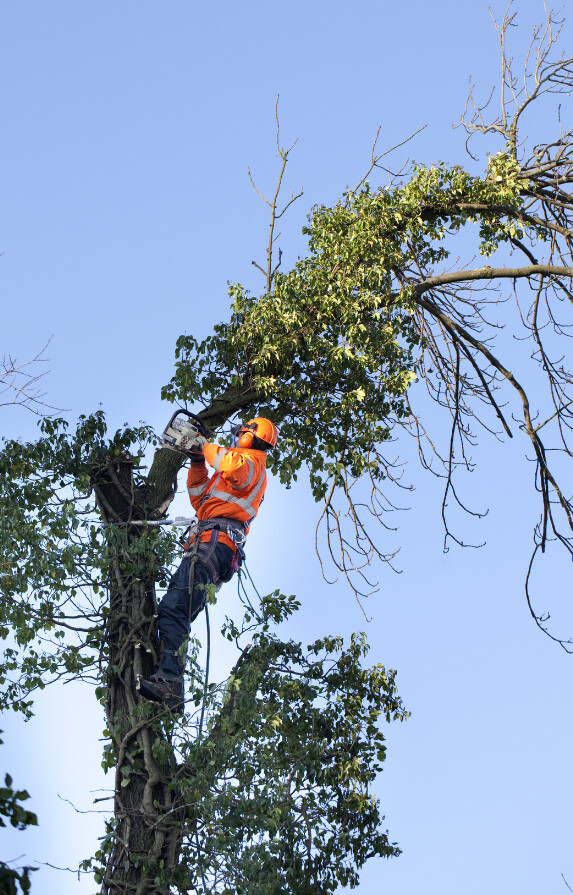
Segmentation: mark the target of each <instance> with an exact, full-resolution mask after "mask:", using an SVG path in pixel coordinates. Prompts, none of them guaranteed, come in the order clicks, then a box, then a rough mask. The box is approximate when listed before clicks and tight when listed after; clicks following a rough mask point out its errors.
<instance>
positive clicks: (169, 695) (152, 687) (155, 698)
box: [139, 678, 185, 713]
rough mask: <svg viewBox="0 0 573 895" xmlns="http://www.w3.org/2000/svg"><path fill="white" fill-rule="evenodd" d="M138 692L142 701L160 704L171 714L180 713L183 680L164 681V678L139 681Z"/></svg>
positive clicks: (182, 706)
mask: <svg viewBox="0 0 573 895" xmlns="http://www.w3.org/2000/svg"><path fill="white" fill-rule="evenodd" d="M139 692H140V694H141V695H142V696H143V698H144V699H149V700H150V701H151V702H161V703H163V705H166V706H167V708H169V709H171V711H172V712H178V713H181V712H182V711H183V708H184V701H185V700H184V690H183V680H182V679H181V678H176V679H175V680H172V681H166V680H164V678H157V679H156V680H154V681H146V680H145V679H143V678H142V679H141V680H140V681H139Z"/></svg>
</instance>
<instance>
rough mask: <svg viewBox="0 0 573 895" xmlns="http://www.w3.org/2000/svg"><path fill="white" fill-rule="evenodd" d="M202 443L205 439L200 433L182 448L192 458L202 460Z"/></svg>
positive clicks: (204, 442)
mask: <svg viewBox="0 0 573 895" xmlns="http://www.w3.org/2000/svg"><path fill="white" fill-rule="evenodd" d="M204 444H207V439H206V438H204V437H203V436H202V435H197V436H195V438H194V439H193V441H191V442H190V443H189V445H188V446H187V445H186V447H185V448H184V449H185V450H187V451H188V453H189V454H190V455H191V459H192V460H202V459H203V445H204Z"/></svg>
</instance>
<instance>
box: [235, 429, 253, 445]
mask: <svg viewBox="0 0 573 895" xmlns="http://www.w3.org/2000/svg"><path fill="white" fill-rule="evenodd" d="M254 440H255V434H254V432H242V433H241V436H240V438H239V447H242V448H251V447H252V446H253V441H254Z"/></svg>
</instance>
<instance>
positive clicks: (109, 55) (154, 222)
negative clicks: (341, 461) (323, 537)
mask: <svg viewBox="0 0 573 895" xmlns="http://www.w3.org/2000/svg"><path fill="white" fill-rule="evenodd" d="M493 8H494V11H495V12H496V13H497V14H501V13H502V11H503V9H504V4H501V3H499V2H494V5H493ZM542 14H543V7H542V3H541V2H539V3H538V2H532V0H527V2H522V3H521V4H520V18H519V21H520V24H521V26H522V31H521V33H520V36H519V39H518V45H523V43H524V42H526V39H527V38H528V37H529V35H530V32H531V27H532V24H533V23H534V22H536V21H538V20H540V19H541V16H542ZM0 23H1V27H0V43H1V51H0V78H1V84H2V90H1V91H0V120H2V123H3V138H2V141H1V144H0V156H1V165H0V172H1V175H2V176H1V177H0V193H1V196H0V201H1V205H2V209H3V214H2V227H1V230H0V250H1V251H3V252H4V255H3V256H2V258H1V259H0V284H1V288H2V294H3V296H4V298H3V307H4V308H5V311H4V319H3V326H2V334H1V337H0V356H1V355H2V354H3V353H9V354H11V355H13V356H16V357H18V358H20V359H25V358H28V357H30V356H31V355H33V354H34V353H36V352H37V351H38V350H39V349H40V348H41V347H42V346H43V345H44V344H45V342H46V341H47V340H48V339H49V338H50V337H52V341H51V344H50V346H49V349H48V352H47V355H48V356H49V358H50V363H49V369H50V370H51V372H50V374H49V376H48V377H47V378H46V380H45V386H46V389H47V391H48V399H49V400H50V402H51V403H53V404H54V405H56V406H58V407H60V408H64V409H65V410H66V412H67V414H68V415H69V418H70V419H72V420H73V419H74V418H75V417H76V416H77V415H78V414H79V413H81V412H89V411H91V410H94V409H96V408H97V407H98V406H99V405H100V404H101V405H102V406H103V407H104V409H105V410H106V411H107V413H108V416H109V419H110V423H111V425H112V426H115V425H119V424H121V423H122V422H123V421H130V422H132V423H137V422H138V421H139V420H145V421H147V422H150V423H152V424H153V425H154V426H156V427H157V429H161V428H162V427H163V425H164V421H165V419H166V416H167V414H168V413H169V412H170V409H169V408H168V407H167V406H163V405H162V404H161V401H160V388H161V386H162V385H163V384H164V383H165V382H166V381H167V380H168V379H169V377H170V375H171V371H172V360H173V348H174V343H175V339H176V338H177V336H178V335H179V334H180V333H181V332H193V333H195V334H197V335H205V334H207V333H208V332H209V330H210V328H211V327H212V325H213V324H214V323H216V322H218V321H219V320H221V319H223V318H225V316H226V314H227V307H228V301H227V281H228V280H238V281H240V282H243V283H244V284H246V285H249V286H250V287H251V288H252V289H253V290H257V289H258V288H259V287H260V283H259V280H258V279H257V277H258V275H257V272H256V271H255V269H254V268H253V267H252V265H251V261H252V260H253V259H256V260H259V261H260V260H261V259H262V257H263V254H264V248H265V242H266V224H267V218H266V212H265V207H264V206H263V204H262V203H261V202H260V200H259V199H258V198H257V197H256V195H255V194H254V192H253V190H252V187H251V186H250V184H249V181H248V178H247V167H248V166H250V167H251V169H252V172H253V176H254V177H255V180H256V182H257V185H259V187H260V189H261V190H263V191H266V192H269V191H270V190H271V189H272V187H273V185H274V177H275V173H276V159H275V158H274V151H275V147H274V102H275V97H276V95H277V94H280V117H281V125H282V133H283V138H284V142H285V143H289V142H292V141H293V140H294V139H295V138H298V141H299V142H298V145H297V147H296V150H295V152H294V154H293V160H292V164H291V166H290V170H289V174H288V177H289V179H288V183H287V192H288V191H290V190H292V189H295V190H297V189H298V188H299V187H300V186H301V185H304V188H305V195H304V198H303V199H302V200H300V201H299V203H298V204H297V205H296V206H295V207H294V208H293V209H292V210H291V212H290V216H289V217H288V218H287V219H286V220H285V221H284V226H283V228H282V230H283V237H282V238H281V240H280V244H281V246H282V248H283V250H284V263H285V265H287V266H288V264H289V262H292V261H293V260H294V259H295V258H296V256H297V254H298V253H301V252H302V251H303V250H304V242H303V241H302V238H301V237H300V235H299V234H300V227H301V225H302V224H303V223H304V216H305V214H306V213H307V212H308V210H309V209H310V207H311V206H312V205H313V204H314V203H317V202H321V203H329V202H332V201H334V200H335V199H336V198H337V197H338V196H339V195H340V193H341V192H342V190H343V189H344V188H345V186H346V185H347V184H350V185H352V184H355V183H356V182H357V181H358V180H360V178H361V176H362V174H363V173H364V171H365V169H366V168H367V166H368V161H369V156H370V148H371V144H372V140H373V137H374V135H375V133H376V130H377V128H378V126H379V125H380V126H381V136H380V146H381V147H384V148H385V147H390V146H392V145H394V144H396V143H399V142H400V141H401V140H403V139H404V138H405V137H406V136H408V135H409V134H410V133H412V132H413V131H415V130H417V129H418V128H419V127H420V126H421V125H424V124H427V128H426V130H425V131H424V132H423V133H422V134H421V135H419V136H418V137H417V138H416V139H415V141H414V142H413V143H412V144H411V147H410V149H409V153H410V156H413V157H414V158H415V159H416V160H419V161H421V160H424V161H427V162H433V161H437V160H440V159H442V160H444V161H449V162H455V161H461V162H462V163H465V162H466V160H467V157H466V156H465V154H464V146H463V135H462V133H461V132H460V131H459V130H452V128H451V125H452V124H454V123H456V122H457V121H458V120H459V116H460V114H461V112H462V111H463V107H464V102H465V96H466V92H467V82H468V77H469V76H470V75H473V77H474V79H475V80H476V82H477V83H478V85H481V87H482V90H481V95H482V96H485V95H487V93H488V91H489V87H490V85H492V84H493V83H494V82H495V81H496V78H497V75H498V71H499V63H498V47H497V41H496V36H495V33H494V29H493V26H492V23H491V20H490V17H489V14H488V9H487V3H486V2H485V0H484V2H482V0H473V2H471V3H466V4H463V3H459V0H456V2H454V0H437V2H435V3H433V4H427V3H425V2H423V0H404V2H402V3H400V4H390V3H387V2H377V3H376V2H372V0H371V2H366V0H354V2H353V3H351V4H350V3H342V2H332V0H330V2H325V0H315V2H313V3H308V2H305V3H303V2H300V0H294V2H291V3H289V4H287V5H284V4H269V3H262V2H252V3H247V4H234V3H229V2H222V3H219V4H201V5H199V4H194V3H191V2H183V0H171V2H169V3H163V4H160V3H151V2H149V0H137V2H135V0H122V2H121V3H112V2H110V0H103V2H98V3H94V2H84V3H77V2H71V0H70V2H63V0H53V2H51V3H44V4H40V3H36V4H31V3H15V2H12V3H7V4H4V5H3V7H2V11H1V13H0ZM563 46H564V47H566V46H567V40H564V43H563ZM568 109H570V106H569V107H564V112H563V114H567V111H568ZM491 148H492V150H495V149H497V148H499V147H498V146H497V145H495V144H492V147H491ZM402 157H403V155H402V156H398V158H402ZM0 426H1V431H2V432H3V433H4V434H6V435H8V436H14V435H16V434H21V435H22V436H23V437H26V438H31V437H34V425H33V420H32V418H31V417H30V416H29V415H27V414H26V412H25V411H23V410H21V409H20V410H18V409H16V408H8V409H4V410H2V411H1V412H0ZM514 442H515V443H513V444H511V445H505V446H504V445H499V444H497V443H495V442H491V443H489V444H484V447H483V449H480V450H479V451H478V452H477V456H478V459H479V461H480V466H479V469H478V470H477V471H476V472H475V473H474V474H473V475H472V477H471V478H470V480H469V481H468V482H466V489H467V490H466V493H467V494H468V495H469V496H470V497H471V498H472V499H473V500H474V502H478V503H479V505H480V506H487V505H490V506H491V507H492V510H491V512H490V515H489V516H488V517H487V518H486V519H485V520H483V522H482V523H481V524H480V526H479V531H478V532H477V533H476V528H475V526H474V525H470V523H469V522H467V523H464V525H467V528H464V534H467V535H468V537H469V534H470V533H471V534H472V535H473V536H474V537H476V538H477V539H478V540H486V541H487V546H486V547H485V548H483V549H482V550H481V551H473V550H467V551H462V550H460V549H452V550H450V552H449V553H448V554H446V555H444V554H443V553H442V550H441V545H442V531H441V521H440V501H441V492H440V488H439V484H438V483H436V482H435V481H434V480H433V479H431V478H430V477H428V476H426V477H424V476H423V475H422V474H421V473H419V472H418V471H416V470H415V468H414V467H412V470H411V476H412V479H413V480H414V482H415V484H416V491H415V493H414V494H413V495H411V497H410V500H409V504H410V506H411V509H410V510H409V512H407V513H404V514H403V515H402V517H401V519H400V520H399V521H400V525H401V529H400V532H399V535H398V536H397V538H396V539H394V540H392V541H391V542H390V543H389V547H393V546H396V545H397V543H398V542H399V543H401V544H402V552H401V554H400V564H401V567H402V568H403V569H404V572H403V574H402V575H399V576H394V575H392V574H390V573H388V571H386V570H384V569H382V570H380V576H381V580H382V585H383V586H382V589H381V591H380V593H379V594H378V595H376V596H374V597H371V598H370V600H369V601H368V607H367V608H368V613H369V615H371V616H372V621H371V622H370V623H369V624H368V625H367V626H366V630H367V634H368V637H369V640H370V643H371V646H372V651H371V658H372V661H373V662H384V663H385V664H386V665H388V666H389V667H393V668H397V669H398V683H399V689H400V692H401V694H402V696H403V698H404V701H405V703H406V705H407V707H408V708H409V709H410V710H411V712H412V718H411V719H410V721H409V722H408V723H407V724H405V725H401V726H400V727H399V728H393V727H389V728H388V730H387V736H388V743H389V750H388V760H387V763H386V770H385V771H384V774H383V775H382V777H381V779H380V783H379V787H378V791H379V794H380V798H381V801H382V805H383V808H384V812H385V814H386V823H387V826H388V829H389V831H390V835H391V838H392V839H393V840H394V841H397V842H398V843H399V844H400V845H401V847H402V848H403V850H404V854H403V855H402V856H401V857H400V858H398V859H396V860H393V861H391V862H389V863H387V862H373V863H371V864H370V865H369V866H368V867H367V869H366V870H365V871H364V873H363V877H362V882H361V885H360V887H359V890H358V891H359V892H360V895H376V893H378V892H380V891H383V892H388V893H390V895H412V893H415V892H416V893H424V895H459V893H460V892H461V891H463V892H464V893H465V895H478V893H479V895H483V893H484V892H488V893H492V895H498V893H499V895H502V893H503V895H507V893H509V892H519V895H539V893H541V892H543V893H547V895H560V893H564V892H565V891H566V889H565V886H564V883H563V881H562V879H561V873H564V874H565V876H566V877H569V879H570V881H571V882H572V884H573V860H572V859H571V845H570V830H571V804H572V796H573V780H572V774H571V758H570V743H571V740H572V735H573V730H572V727H573V725H572V721H571V713H570V711H569V706H570V703H571V671H572V668H573V665H572V663H573V658H568V657H567V656H566V655H565V654H564V653H563V652H562V651H560V650H559V649H558V647H556V646H555V645H552V644H551V643H550V642H549V641H548V640H547V639H546V638H544V637H543V636H542V635H541V634H540V633H539V632H538V631H537V629H536V628H535V626H534V625H533V622H532V621H531V619H530V618H529V616H528V612H527V607H526V604H525V599H524V595H523V579H524V574H525V569H526V564H527V561H528V552H529V548H530V543H531V530H532V526H533V524H534V523H535V521H536V518H537V505H536V503H535V500H534V497H533V496H532V495H531V494H530V490H531V467H530V466H529V465H528V464H527V463H526V461H525V460H524V459H523V458H524V455H525V445H524V443H522V442H520V441H519V439H514ZM401 450H404V451H407V448H401ZM179 510H180V511H182V512H184V511H185V506H184V504H183V503H182V504H181V506H180V507H179ZM264 515H265V524H264V525H260V526H259V527H258V528H256V529H255V528H254V530H253V533H252V535H251V538H250V544H249V567H250V569H251V571H252V573H253V575H254V577H255V580H256V582H257V584H258V586H259V589H261V590H263V591H268V590H271V589H274V588H275V587H280V588H281V589H282V590H283V591H284V592H286V593H296V594H297V595H298V597H299V598H300V599H301V600H302V603H303V609H302V611H301V613H300V617H299V618H298V619H297V621H296V623H295V624H294V627H293V634H294V635H296V636H298V637H300V639H303V640H306V639H307V638H309V637H311V636H313V635H314V634H319V633H325V632H326V631H328V632H329V633H344V634H349V633H350V632H351V631H353V630H356V629H361V628H363V627H364V625H365V622H364V619H363V616H362V613H361V611H360V609H359V608H358V606H357V605H356V603H355V602H354V600H353V598H352V596H351V595H349V594H348V592H347V591H346V590H345V588H344V587H343V586H342V584H337V585H334V586H331V587H329V586H327V585H326V584H325V583H324V582H323V581H322V579H321V578H320V574H319V569H318V565H317V562H316V560H315V558H314V553H313V539H314V525H313V519H314V518H315V517H316V508H315V507H314V506H313V504H312V502H311V501H310V499H309V496H308V492H307V491H306V489H305V487H304V482H301V483H300V486H297V487H294V488H293V489H292V490H289V491H286V490H285V489H284V488H282V487H281V486H280V485H279V484H278V483H276V482H274V483H272V484H271V487H270V489H269V497H268V499H267V501H266V503H265V507H264ZM386 537H387V535H384V538H386ZM279 545H282V546H279ZM536 585H537V588H538V591H537V592H538V593H539V594H540V598H541V601H542V602H543V600H544V599H545V600H546V602H547V604H548V607H549V604H550V603H551V602H552V601H553V599H554V598H555V599H557V595H558V594H560V593H566V592H568V591H570V570H569V568H567V569H565V568H562V567H561V566H559V565H557V566H554V565H553V564H552V561H551V557H549V558H548V559H547V560H545V561H544V566H543V567H542V568H541V572H540V574H539V576H538V579H537V581H536ZM233 600H234V588H233V586H232V585H231V586H229V587H228V588H227V590H224V591H222V592H221V595H220V598H219V606H218V607H217V610H216V612H215V613H214V616H215V617H214V619H213V621H214V625H213V627H214V629H215V630H216V629H217V613H218V614H219V617H222V616H223V615H224V614H225V612H226V611H227V610H228V609H229V606H232V605H233ZM325 620H327V621H326V622H325ZM572 630H573V623H572ZM214 650H215V654H216V656H217V661H218V663H219V666H218V667H219V670H220V672H221V673H224V668H225V661H226V653H224V652H223V647H222V645H220V646H219V645H218V644H217V643H215V644H214ZM0 726H2V727H3V728H4V729H5V731H6V735H5V740H6V745H5V746H3V747H2V751H1V753H0V755H1V758H2V765H3V766H4V765H5V767H6V769H7V770H9V771H10V772H11V773H12V775H13V776H14V778H15V782H16V784H17V785H19V786H20V785H21V786H26V787H27V788H28V789H29V790H30V792H31V793H32V795H33V800H32V802H31V804H30V807H31V808H33V809H35V810H37V812H38V814H39V817H40V827H39V829H38V830H37V831H33V830H31V831H27V832H24V833H15V834H12V833H11V832H10V831H0V857H2V858H4V859H8V858H15V857H17V856H18V855H20V854H23V853H26V854H27V860H29V861H30V862H49V863H52V864H56V865H58V866H65V865H67V866H71V867H73V866H74V863H75V864H76V865H77V862H78V861H79V860H80V859H81V858H82V857H85V856H86V855H88V854H90V853H91V852H92V851H93V849H94V843H95V838H96V837H97V836H98V835H100V833H99V828H98V823H99V820H100V819H99V816H91V815H84V814H81V815H77V814H76V813H75V812H74V810H73V809H72V808H71V807H70V806H69V805H68V804H67V803H66V802H64V801H62V799H70V800H71V801H73V802H74V803H75V804H76V805H77V807H78V808H80V809H82V810H86V809H89V808H90V807H91V801H92V799H93V795H91V794H90V790H94V789H97V788H98V787H105V786H106V785H109V784H108V782H107V781H106V779H105V778H101V777H98V775H97V773H96V772H97V765H98V763H99V760H100V759H99V750H100V747H101V744H100V743H98V742H97V737H98V736H100V731H101V719H100V716H99V712H98V706H97V705H96V704H95V700H94V698H93V696H92V694H91V693H90V692H89V690H88V689H85V688H81V687H79V686H76V685H71V686H69V687H64V688H60V689H59V690H55V689H54V690H52V691H50V692H47V693H45V694H43V695H42V696H41V698H39V699H38V704H37V717H36V718H35V719H33V720H32V721H31V722H30V723H29V724H27V725H24V724H22V723H20V722H19V721H17V720H15V719H12V718H9V717H5V718H2V719H1V721H0ZM78 727H79V728H80V729H81V731H82V736H81V737H80V738H78V737H77V733H76V731H77V728H78ZM94 769H95V771H94ZM58 794H59V796H60V797H61V799H59V798H58ZM93 888H94V886H93V885H92V884H91V883H89V882H87V881H86V880H83V881H82V882H78V880H77V877H75V876H74V875H72V874H65V873H62V874H58V873H56V872H55V871H50V870H48V869H42V870H41V871H39V872H38V873H37V874H35V875H34V880H33V891H34V892H35V895H51V893H53V892H56V891H57V892H58V893H59V895H72V893H73V895H75V893H77V895H82V893H86V895H87V893H90V892H92V891H93Z"/></svg>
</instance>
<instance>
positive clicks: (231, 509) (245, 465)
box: [140, 417, 277, 711]
mask: <svg viewBox="0 0 573 895" xmlns="http://www.w3.org/2000/svg"><path fill="white" fill-rule="evenodd" d="M233 435H234V438H235V443H234V446H233V447H232V448H224V447H219V445H216V444H209V443H208V442H207V440H206V438H205V437H204V436H203V435H200V434H199V435H197V436H196V438H195V439H194V440H193V441H192V443H191V444H190V450H189V456H190V460H191V464H190V467H189V473H188V475H187V490H188V492H189V499H190V501H191V504H192V506H193V509H194V510H195V512H196V514H197V522H196V523H195V525H194V526H193V528H192V531H191V536H190V538H189V540H188V541H187V542H186V543H185V551H186V552H185V556H184V559H183V562H182V563H181V565H180V566H179V568H178V570H177V571H176V573H175V574H174V575H173V577H172V578H171V581H170V583H169V588H168V590H167V592H166V594H165V596H164V597H163V600H162V601H161V603H160V605H159V612H158V626H159V636H160V639H161V654H160V658H159V666H158V669H157V671H156V672H155V674H154V675H153V679H152V680H141V681H140V693H141V695H142V696H144V697H145V698H146V699H150V700H152V701H154V702H162V703H165V704H166V705H167V706H168V707H169V708H170V709H173V710H176V711H181V710H182V708H183V698H184V686H183V672H184V667H185V656H184V651H185V644H186V641H187V638H188V637H189V629H190V626H191V622H192V621H193V620H194V619H195V618H196V617H197V615H198V614H199V613H200V612H201V610H202V609H203V608H204V607H205V603H206V601H207V588H208V586H209V585H210V584H214V585H215V586H216V587H219V586H220V585H221V584H223V583H224V582H226V581H230V580H231V578H232V576H233V573H234V572H236V571H238V569H239V568H240V565H241V559H242V557H243V556H244V554H243V544H244V542H245V536H246V534H247V532H248V530H249V528H250V525H251V522H252V521H253V519H254V518H255V516H256V515H257V512H258V510H259V507H260V505H261V503H262V500H263V497H264V493H265V488H266V483H267V474H266V452H267V451H269V450H272V449H273V448H274V447H275V446H276V443H277V428H276V426H275V425H274V423H272V422H271V421H270V420H268V419H265V418H264V417H257V418H255V419H252V420H249V422H248V423H247V424H246V425H244V426H237V427H236V428H234V429H233ZM205 460H207V461H208V463H209V464H210V465H211V466H213V467H214V469H215V473H214V475H212V476H211V478H209V476H208V475H207V469H206V466H205Z"/></svg>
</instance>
